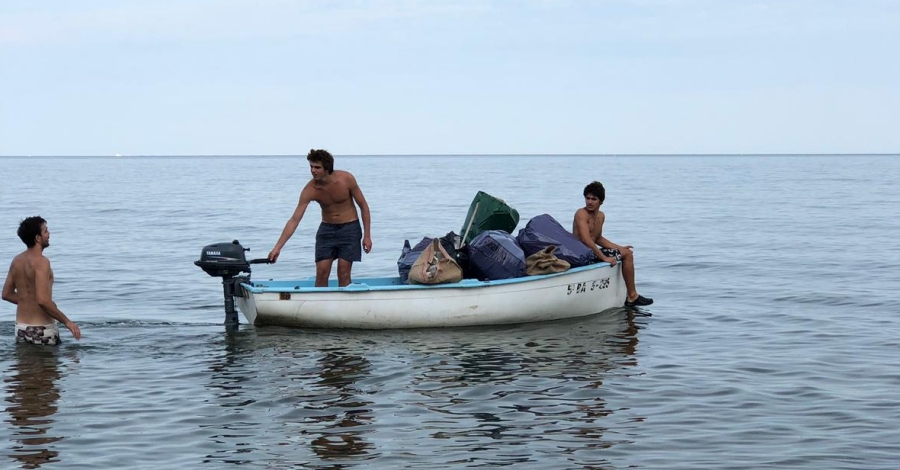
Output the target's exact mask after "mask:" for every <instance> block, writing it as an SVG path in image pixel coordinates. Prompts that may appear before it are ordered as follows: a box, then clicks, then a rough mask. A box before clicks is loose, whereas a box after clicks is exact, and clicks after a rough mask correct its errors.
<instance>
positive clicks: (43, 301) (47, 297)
mask: <svg viewBox="0 0 900 470" xmlns="http://www.w3.org/2000/svg"><path fill="white" fill-rule="evenodd" d="M51 276H52V271H51V270H50V260H48V259H46V258H42V259H40V260H38V262H37V263H36V264H35V267H34V288H35V291H36V292H35V294H36V295H37V303H38V305H39V306H40V307H41V308H42V309H43V310H44V312H46V313H47V315H50V316H51V317H53V318H54V319H55V320H57V321H59V322H60V323H62V324H63V325H65V326H66V328H68V329H69V331H71V332H72V336H74V337H75V339H81V330H79V329H78V325H76V324H75V323H74V322H73V321H72V320H69V317H67V316H66V315H65V314H64V313H62V311H61V310H60V309H59V307H57V306H56V302H54V301H53V291H52V289H53V287H52V282H51V280H50V279H51Z"/></svg>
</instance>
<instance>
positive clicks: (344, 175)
mask: <svg viewBox="0 0 900 470" xmlns="http://www.w3.org/2000/svg"><path fill="white" fill-rule="evenodd" d="M333 176H334V177H335V178H336V179H339V180H341V181H346V182H348V183H349V182H353V183H355V182H356V178H355V177H354V176H353V173H350V172H349V171H345V170H334V173H333Z"/></svg>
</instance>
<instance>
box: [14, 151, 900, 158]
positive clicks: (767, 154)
mask: <svg viewBox="0 0 900 470" xmlns="http://www.w3.org/2000/svg"><path fill="white" fill-rule="evenodd" d="M334 155H335V156H336V157H741V156H744V157H789V156H822V157H826V156H895V155H900V152H859V153H854V152H850V153H845V152H841V153H805V152H803V153H799V152H798V153H794V152H790V153H397V154H390V153H357V154H334ZM303 156H304V155H303V154H136V155H122V154H116V155H0V158H148V157H149V158H192V157H194V158H195V157H204V158H239V157H266V158H292V157H303Z"/></svg>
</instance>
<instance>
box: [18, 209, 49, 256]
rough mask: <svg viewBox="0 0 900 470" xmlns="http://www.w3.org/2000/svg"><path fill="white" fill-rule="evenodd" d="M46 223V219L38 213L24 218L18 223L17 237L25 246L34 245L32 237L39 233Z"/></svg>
mask: <svg viewBox="0 0 900 470" xmlns="http://www.w3.org/2000/svg"><path fill="white" fill-rule="evenodd" d="M46 223H47V221H46V220H44V218H43V217H41V216H39V215H36V216H34V217H28V218H25V219H24V220H22V222H20V223H19V231H18V232H17V233H18V235H19V238H21V239H22V242H24V243H25V246H27V247H28V248H31V247H33V246H34V243H35V242H34V237H36V236H38V235H40V234H41V231H42V229H43V228H44V224H46Z"/></svg>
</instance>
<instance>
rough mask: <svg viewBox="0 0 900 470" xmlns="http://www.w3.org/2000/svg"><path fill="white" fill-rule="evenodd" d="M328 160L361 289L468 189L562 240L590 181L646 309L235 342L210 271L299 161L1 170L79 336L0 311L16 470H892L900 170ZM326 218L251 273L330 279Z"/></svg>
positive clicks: (135, 162) (263, 217)
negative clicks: (362, 218)
mask: <svg viewBox="0 0 900 470" xmlns="http://www.w3.org/2000/svg"><path fill="white" fill-rule="evenodd" d="M336 160H337V161H336V164H335V166H336V168H338V169H344V170H349V171H351V172H352V173H353V174H354V175H355V176H356V178H357V181H358V182H359V185H360V187H361V188H362V191H363V193H364V194H365V197H366V199H367V200H368V203H369V205H370V207H371V212H372V240H373V244H374V247H373V250H372V253H370V254H368V255H364V257H363V261H362V262H360V263H357V264H356V265H355V266H354V269H353V275H354V276H355V277H367V276H390V275H395V274H396V272H397V265H396V261H397V258H398V257H399V255H400V250H401V248H402V246H403V241H404V240H405V239H409V240H410V241H411V242H412V243H415V242H417V241H418V240H419V239H421V238H422V237H424V236H429V237H433V236H441V235H444V234H446V233H447V232H449V231H454V232H456V233H461V231H462V230H463V229H464V227H463V225H464V220H463V219H464V217H465V214H466V211H467V209H468V206H469V203H470V202H471V200H472V198H473V197H474V195H475V193H476V192H477V191H485V192H487V193H489V194H492V195H494V196H497V197H500V198H502V199H504V200H505V201H506V202H507V203H509V204H510V205H511V206H513V207H514V208H516V209H517V210H518V211H519V213H520V215H521V221H520V224H519V228H521V227H523V226H524V224H525V223H526V222H527V221H528V220H529V219H530V218H531V217H534V216H536V215H539V214H544V213H546V214H550V215H551V216H553V217H554V218H556V219H557V220H558V221H559V222H560V223H561V224H563V226H566V227H571V222H572V216H573V213H574V211H575V210H576V209H577V208H578V207H581V206H582V205H583V203H584V200H583V197H582V190H583V188H584V186H585V185H586V184H587V183H589V182H590V181H592V180H599V181H601V182H603V184H604V186H605V187H606V191H607V195H606V201H605V203H604V204H603V206H602V210H603V211H604V212H605V213H606V220H607V222H606V226H605V228H604V235H605V236H606V237H608V238H609V239H611V240H613V241H614V242H616V243H619V244H629V245H633V246H634V250H635V259H636V265H637V282H638V288H639V290H640V292H641V293H642V294H644V295H645V296H649V297H653V298H655V299H656V303H655V304H654V305H652V306H651V307H647V308H643V309H641V310H640V311H638V312H633V311H628V310H625V309H614V310H611V311H606V312H601V313H599V314H597V315H594V316H591V317H587V318H581V319H574V320H566V321H559V322H551V323H535V324H525V325H511V326H497V327H478V328H463V329H437V330H399V331H340V330H293V329H285V328H277V327H266V328H254V327H252V326H248V325H246V324H244V325H241V326H240V327H239V328H238V329H230V328H226V327H225V326H223V325H222V322H223V320H224V310H223V301H222V287H221V283H220V281H219V280H218V279H216V278H212V277H209V276H207V275H206V274H205V273H204V272H202V271H201V270H200V269H199V268H197V267H196V266H194V264H193V261H195V260H197V259H199V255H200V251H201V249H202V248H203V247H204V246H205V245H208V244H211V243H218V242H223V241H226V242H227V241H231V240H234V239H237V240H240V242H241V243H242V244H243V245H244V246H246V247H250V248H251V251H250V252H249V253H248V258H262V257H265V256H266V254H267V253H268V251H269V250H270V249H271V247H272V245H273V244H274V243H275V241H276V240H277V239H278V236H279V235H280V233H281V230H282V228H283V226H284V223H285V221H286V220H287V218H288V217H289V216H290V214H291V212H292V211H293V209H294V207H295V206H296V203H297V198H298V195H299V192H300V189H301V188H302V186H303V185H304V184H305V182H306V181H308V179H309V171H308V165H307V163H306V161H305V159H304V158H303V157H302V156H298V157H253V156H247V157H122V158H100V157H96V158H89V157H84V158H5V159H3V161H2V164H3V168H4V171H3V173H2V178H0V257H2V258H3V260H0V261H2V262H3V263H8V262H9V260H11V259H12V257H13V256H15V255H16V254H17V253H19V252H21V251H22V249H23V248H24V245H23V244H22V243H21V242H20V241H19V240H18V238H17V237H16V234H15V232H16V228H17V225H18V223H19V221H20V220H21V219H22V218H24V217H26V216H30V215H38V214H40V215H42V216H43V217H44V218H46V219H47V220H48V222H49V223H48V225H49V228H50V231H51V245H50V247H49V248H48V249H47V250H46V251H45V254H46V255H47V256H48V257H49V258H50V259H51V261H52V263H53V269H54V273H55V276H56V283H55V286H54V297H55V300H56V301H57V303H58V305H59V307H60V308H61V309H62V310H63V311H64V312H65V313H66V314H67V315H69V316H70V317H71V318H72V319H73V320H74V321H76V322H77V323H78V324H79V325H80V327H81V330H82V334H83V337H82V339H81V341H75V340H73V339H72V337H71V335H70V334H69V333H68V331H65V330H64V331H63V332H62V336H63V340H64V344H63V345H62V346H60V347H58V348H44V347H35V346H30V345H17V344H16V343H15V342H14V340H13V325H14V319H15V307H14V306H13V305H12V304H9V303H2V305H0V370H2V371H3V394H2V396H3V402H2V409H3V410H4V415H3V420H2V424H0V443H2V444H0V468H18V467H21V468H39V467H40V468H65V469H77V468H85V469H87V468H90V469H94V468H134V469H157V468H176V467H178V468H227V467H230V466H235V465H241V466H244V467H247V468H430V469H437V468H467V467H482V468H491V467H501V466H515V468H534V469H547V468H554V469H562V468H605V469H616V468H647V469H697V468H711V469H712V468H714V469H756V468H804V469H817V470H818V469H822V468H828V469H893V468H896V467H897V465H898V464H900V426H898V424H897V423H898V422H900V395H898V393H897V391H898V390H900V366H898V365H897V364H898V361H897V359H896V357H897V351H898V347H900V335H898V332H900V320H898V312H900V292H898V289H897V287H898V286H900V269H898V264H900V250H898V244H897V242H896V237H897V234H898V233H900V218H898V217H897V216H898V214H900V196H898V195H900V191H897V190H896V187H897V186H898V181H897V180H898V177H897V175H900V159H897V158H895V157H892V156H553V155H547V156H537V155H529V156H340V155H339V156H337V158H336ZM318 222H319V213H318V208H317V207H315V205H312V206H311V207H310V208H309V210H308V211H307V213H306V216H305V217H304V220H303V221H302V222H301V224H300V227H299V229H298V230H297V232H296V233H295V235H294V236H293V238H292V239H291V240H290V242H288V244H287V245H286V246H285V248H284V250H283V251H282V255H281V258H280V259H279V261H278V263H277V264H275V265H254V267H253V273H252V275H253V277H254V278H258V279H269V278H290V277H293V278H298V277H308V276H313V275H314V263H313V247H314V235H315V230H316V227H317V225H318ZM5 266H6V265H5V264H4V268H5ZM4 273H5V272H4ZM334 275H335V273H334V272H333V273H332V276H334ZM4 277H5V275H4ZM2 338H6V340H2Z"/></svg>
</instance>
